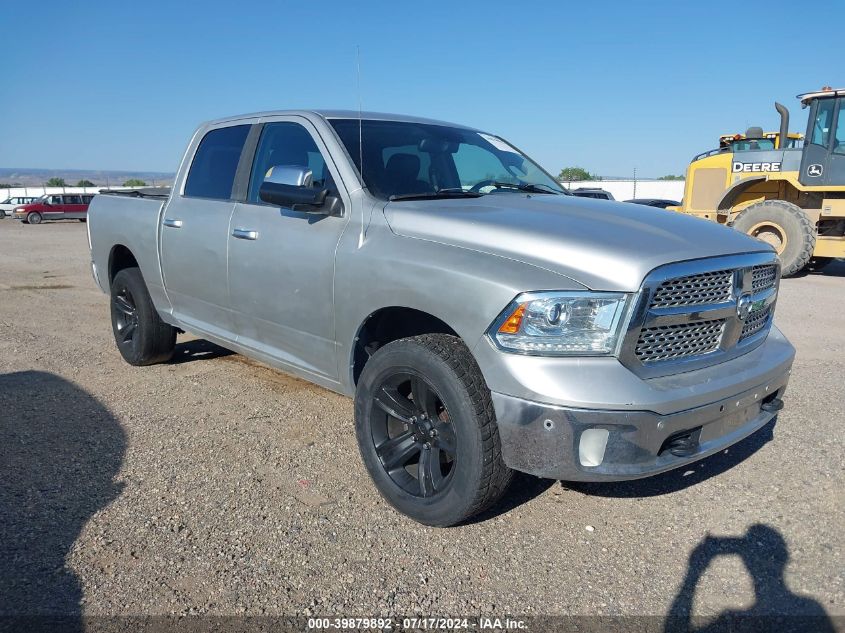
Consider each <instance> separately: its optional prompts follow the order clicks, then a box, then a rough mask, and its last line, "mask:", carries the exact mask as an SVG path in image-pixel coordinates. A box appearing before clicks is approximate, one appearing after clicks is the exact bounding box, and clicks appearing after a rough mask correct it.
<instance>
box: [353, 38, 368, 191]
mask: <svg viewBox="0 0 845 633" xmlns="http://www.w3.org/2000/svg"><path fill="white" fill-rule="evenodd" d="M355 63H356V66H357V68H358V170H359V171H360V173H361V186H362V187H366V186H367V185H366V183H365V182H364V121H363V114H362V112H361V46H360V45H356V46H355Z"/></svg>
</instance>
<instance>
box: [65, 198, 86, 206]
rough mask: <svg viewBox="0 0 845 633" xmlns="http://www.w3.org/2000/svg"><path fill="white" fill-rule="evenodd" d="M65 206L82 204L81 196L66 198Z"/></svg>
mask: <svg viewBox="0 0 845 633" xmlns="http://www.w3.org/2000/svg"><path fill="white" fill-rule="evenodd" d="M65 204H82V198H81V197H80V196H65Z"/></svg>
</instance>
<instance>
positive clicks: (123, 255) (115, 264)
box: [109, 244, 138, 284]
mask: <svg viewBox="0 0 845 633" xmlns="http://www.w3.org/2000/svg"><path fill="white" fill-rule="evenodd" d="M137 267H138V260H136V259H135V256H134V255H133V254H132V251H130V250H129V249H128V248H126V247H125V246H123V245H122V244H118V245H117V246H115V247H114V248H112V249H111V253H110V254H109V284H111V282H112V280H113V279H114V276H115V275H116V274H117V273H119V272H120V271H121V270H123V269H124V268H137Z"/></svg>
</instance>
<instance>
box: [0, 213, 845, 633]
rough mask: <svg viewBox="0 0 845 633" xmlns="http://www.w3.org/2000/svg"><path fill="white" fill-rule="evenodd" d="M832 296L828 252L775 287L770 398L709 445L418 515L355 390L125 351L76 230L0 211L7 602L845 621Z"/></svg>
mask: <svg viewBox="0 0 845 633" xmlns="http://www.w3.org/2000/svg"><path fill="white" fill-rule="evenodd" d="M843 312H845V264H842V263H840V264H837V265H834V266H832V267H831V268H829V269H828V270H827V271H826V272H825V274H814V275H810V276H806V277H803V278H798V279H790V280H785V281H784V282H783V285H782V292H781V299H780V302H779V306H778V314H777V319H776V321H777V324H778V326H779V327H780V328H781V329H782V330H783V331H784V332H785V333H786V335H787V336H788V337H789V338H790V339H791V340H792V341H793V343H794V344H795V345H796V347H797V349H798V358H797V361H796V364H795V368H794V372H793V376H792V382H791V385H790V388H789V391H788V392H787V398H786V400H787V407H786V409H785V410H784V411H783V413H782V414H781V415H780V418H779V420H778V422H777V424H776V425H772V426H771V427H768V428H767V429H765V430H763V431H761V432H759V433H757V434H756V435H754V436H752V437H751V438H749V439H748V440H746V441H745V442H743V443H742V444H740V445H737V446H735V447H733V448H731V449H730V450H729V451H726V452H725V453H724V454H720V455H717V456H715V457H713V458H711V459H708V460H705V461H704V462H701V463H699V464H697V465H695V466H694V467H693V468H691V469H689V470H686V471H683V470H682V471H679V472H673V473H669V474H666V475H663V476H660V477H656V478H652V479H648V480H643V481H639V482H633V483H624V484H614V485H609V484H607V485H575V484H572V485H565V484H561V483H560V482H553V481H544V480H538V479H533V478H530V477H520V478H518V480H517V482H516V485H515V487H514V489H513V490H512V491H511V494H510V496H509V497H508V498H507V499H506V500H505V501H504V502H503V503H502V504H500V505H499V506H497V507H496V508H495V509H494V510H493V511H492V512H489V513H488V514H487V515H485V516H483V517H481V518H480V519H479V520H477V521H475V522H473V523H472V524H469V525H465V526H462V527H457V528H452V529H433V528H425V527H422V526H420V525H417V524H415V523H413V522H411V521H409V520H407V519H405V518H404V517H402V516H400V515H398V514H397V513H395V512H394V511H393V510H392V509H391V508H390V507H388V506H387V505H386V504H385V503H384V502H383V501H382V500H381V499H380V497H379V496H378V495H377V494H376V492H375V490H374V488H373V487H372V486H371V485H370V483H369V481H368V479H367V476H366V473H365V471H364V468H363V466H362V465H361V462H360V460H359V457H358V453H357V448H356V445H355V439H354V434H353V426H352V406H351V401H350V400H348V399H346V398H343V397H341V396H338V395H335V394H333V393H331V392H329V391H325V390H323V389H321V388H318V387H315V386H312V385H309V384H307V383H305V382H302V381H300V380H297V379H294V378H291V377H288V376H286V375H284V374H281V373H279V372H276V371H273V370H271V369H268V368H265V367H264V366H261V365H260V364H258V363H254V362H252V361H250V360H247V359H245V358H243V357H241V356H239V355H235V354H229V353H228V352H226V351H225V350H222V349H220V348H218V347H215V346H213V345H211V344H208V343H205V342H203V341H198V340H192V338H191V337H189V336H183V337H180V343H179V345H178V352H177V355H176V357H175V359H174V360H173V361H172V362H171V363H169V364H165V365H159V366H155V367H148V368H133V367H130V366H129V365H127V364H125V363H124V362H123V361H122V360H121V358H120V356H119V354H118V352H117V350H116V349H115V346H114V344H113V341H112V335H111V327H110V324H109V317H108V303H107V298H106V296H105V295H103V294H101V293H100V292H99V290H98V289H97V288H96V287H95V285H94V282H93V281H92V279H91V276H90V272H89V268H88V251H87V244H86V237H85V225H84V224H80V223H72V222H67V223H55V224H45V225H41V226H26V225H22V224H20V223H19V222H16V221H12V220H10V219H5V220H0V458H2V459H0V537H2V538H0V596H5V598H6V599H5V600H4V599H0V613H2V612H5V613H10V612H11V613H14V612H17V613H20V612H44V611H52V612H65V613H79V612H80V609H81V612H82V613H83V614H85V615H97V614H125V615H130V614H188V613H192V614H193V613H199V614H203V613H209V614H241V613H247V614H294V613H296V614H320V615H434V614H440V615H458V614H462V615H478V614H487V615H500V616H501V615H505V614H532V613H533V614H538V613H539V614H590V615H593V614H606V615H633V614H637V615H644V614H646V615H653V616H660V617H661V618H662V617H665V616H666V614H668V613H670V612H671V613H674V614H678V615H685V614H687V613H690V612H692V613H695V614H699V615H706V616H717V615H719V614H720V613H723V612H724V611H725V610H735V611H740V612H741V611H746V610H750V612H753V613H783V612H787V613H788V612H803V613H823V612H826V613H827V614H829V615H830V616H835V615H839V616H845V571H843V569H845V566H844V565H843V537H842V528H843V526H845V511H843V490H845V468H844V467H843V464H844V463H845V462H843V454H844V453H843V425H845V398H843V396H845V386H843V385H845V383H843V375H845V332H843V331H842V323H843V320H842V315H843ZM691 555H692V557H691ZM821 610H823V611H821ZM837 623H838V625H839V626H842V620H841V619H840V620H838V621H837Z"/></svg>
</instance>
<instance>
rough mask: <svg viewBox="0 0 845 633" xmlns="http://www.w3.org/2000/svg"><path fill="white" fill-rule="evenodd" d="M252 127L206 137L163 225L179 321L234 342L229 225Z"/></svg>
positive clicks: (164, 256)
mask: <svg viewBox="0 0 845 633" xmlns="http://www.w3.org/2000/svg"><path fill="white" fill-rule="evenodd" d="M250 127H251V126H250V125H249V124H246V125H244V124H239V125H221V126H218V127H213V128H211V129H210V130H208V131H206V132H205V134H204V136H203V137H202V138H201V139H199V141H198V143H197V144H195V145H194V146H193V147H194V148H195V150H194V152H193V159H192V160H191V161H190V166H189V167H187V172H186V173H181V172H180V174H179V178H178V179H177V184H178V183H182V184H181V187H180V188H179V189H174V191H173V194H172V195H171V197H170V200H169V201H168V203H167V205H166V206H165V208H164V212H163V213H162V215H161V218H160V219H159V222H160V223H161V226H160V227H159V231H160V235H161V270H162V275H163V277H164V287H165V290H166V292H167V296H168V298H169V300H170V303H171V305H172V306H173V314H174V316H176V317H177V319H178V320H179V321H181V322H182V323H184V324H185V325H187V326H188V327H190V328H192V329H195V330H197V331H199V332H201V333H202V332H207V333H209V334H212V335H216V336H219V337H221V338H226V339H230V338H234V334H233V333H232V329H233V320H232V318H231V311H230V309H229V291H228V285H227V283H226V275H227V267H226V257H227V249H228V235H229V220H230V218H231V216H232V211H233V210H234V208H235V203H234V195H235V194H234V193H233V189H234V188H235V182H236V178H235V175H236V173H237V170H238V164H239V162H240V160H241V154H242V153H243V148H244V144H245V142H246V139H247V135H248V134H249V130H250ZM195 143H196V141H195ZM190 153H191V150H190V149H189V154H190ZM185 169H186V168H185V167H184V166H183V170H185Z"/></svg>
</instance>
